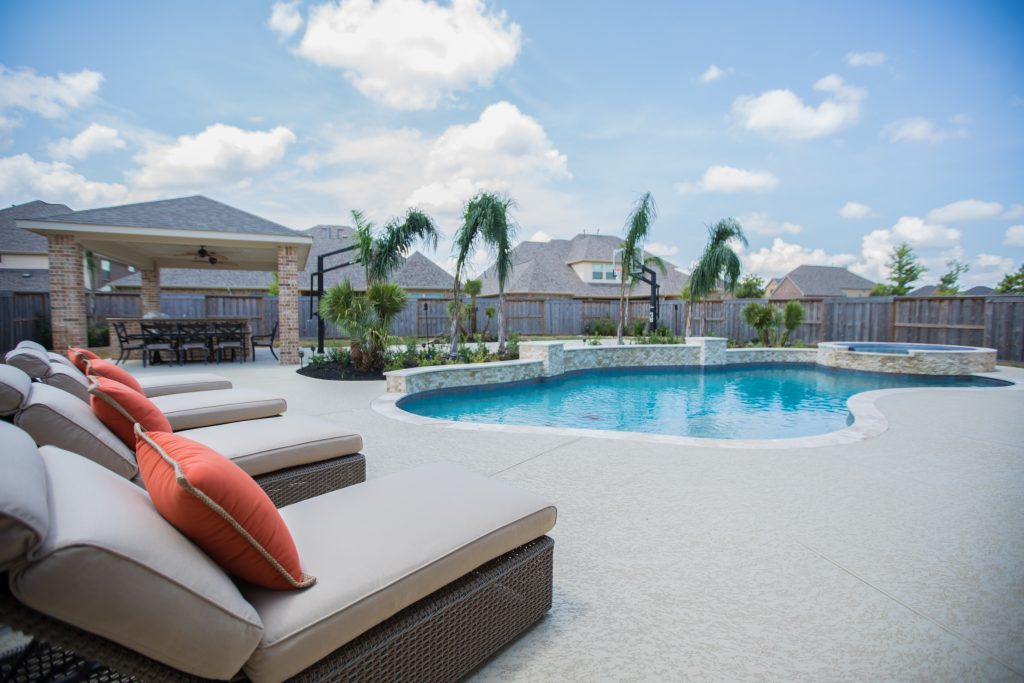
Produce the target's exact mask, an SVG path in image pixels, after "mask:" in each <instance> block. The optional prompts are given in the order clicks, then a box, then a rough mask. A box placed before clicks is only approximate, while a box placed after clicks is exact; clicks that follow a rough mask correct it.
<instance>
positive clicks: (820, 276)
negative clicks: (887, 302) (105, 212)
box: [786, 266, 875, 296]
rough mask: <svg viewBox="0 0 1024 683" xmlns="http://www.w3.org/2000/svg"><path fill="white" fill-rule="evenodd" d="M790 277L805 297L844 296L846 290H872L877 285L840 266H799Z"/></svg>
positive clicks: (788, 275) (789, 274)
mask: <svg viewBox="0 0 1024 683" xmlns="http://www.w3.org/2000/svg"><path fill="white" fill-rule="evenodd" d="M786 277H788V278H789V279H790V280H791V281H792V282H793V284H795V285H796V286H797V287H798V288H799V289H800V291H801V292H803V295H804V296H843V295H844V294H845V292H844V291H843V290H844V289H871V288H872V287H874V286H875V283H874V282H872V281H871V280H868V279H866V278H863V277H861V276H860V275H856V274H854V273H851V272H850V271H848V270H847V269H846V268H839V267H838V266H799V267H797V268H794V269H793V270H792V271H790V272H789V273H788V274H787V275H786Z"/></svg>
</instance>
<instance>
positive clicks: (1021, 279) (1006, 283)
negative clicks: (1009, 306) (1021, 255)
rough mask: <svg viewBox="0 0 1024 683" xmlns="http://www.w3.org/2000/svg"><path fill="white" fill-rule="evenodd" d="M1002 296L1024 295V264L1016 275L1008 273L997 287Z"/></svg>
mask: <svg viewBox="0 0 1024 683" xmlns="http://www.w3.org/2000/svg"><path fill="white" fill-rule="evenodd" d="M996 291H997V292H999V293H1000V294H1024V264H1022V265H1021V267H1020V269H1019V270H1018V271H1017V272H1016V273H1007V274H1006V277H1004V278H1003V279H1002V280H1000V281H999V284H998V285H996Z"/></svg>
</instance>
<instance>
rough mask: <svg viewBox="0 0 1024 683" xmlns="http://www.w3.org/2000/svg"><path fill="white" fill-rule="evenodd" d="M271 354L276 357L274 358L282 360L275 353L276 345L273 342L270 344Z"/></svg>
mask: <svg viewBox="0 0 1024 683" xmlns="http://www.w3.org/2000/svg"><path fill="white" fill-rule="evenodd" d="M270 355H272V356H273V357H274V360H281V359H280V358H278V357H277V354H276V353H274V345H273V344H271V345H270Z"/></svg>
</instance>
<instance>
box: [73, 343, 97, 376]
mask: <svg viewBox="0 0 1024 683" xmlns="http://www.w3.org/2000/svg"><path fill="white" fill-rule="evenodd" d="M68 359H70V360H71V362H72V363H74V364H75V367H76V368H78V369H79V370H81V371H82V372H83V373H84V372H85V371H86V364H87V363H88V362H89V361H91V360H99V359H100V357H99V356H97V355H96V354H95V353H93V352H92V351H90V350H89V349H80V348H78V347H77V346H69V347H68Z"/></svg>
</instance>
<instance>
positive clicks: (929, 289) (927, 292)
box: [907, 285, 938, 296]
mask: <svg viewBox="0 0 1024 683" xmlns="http://www.w3.org/2000/svg"><path fill="white" fill-rule="evenodd" d="M936 289H938V287H936V286H935V285H924V286H923V287H918V288H917V289H915V290H914V291H912V292H908V293H907V296H935V290H936Z"/></svg>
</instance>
